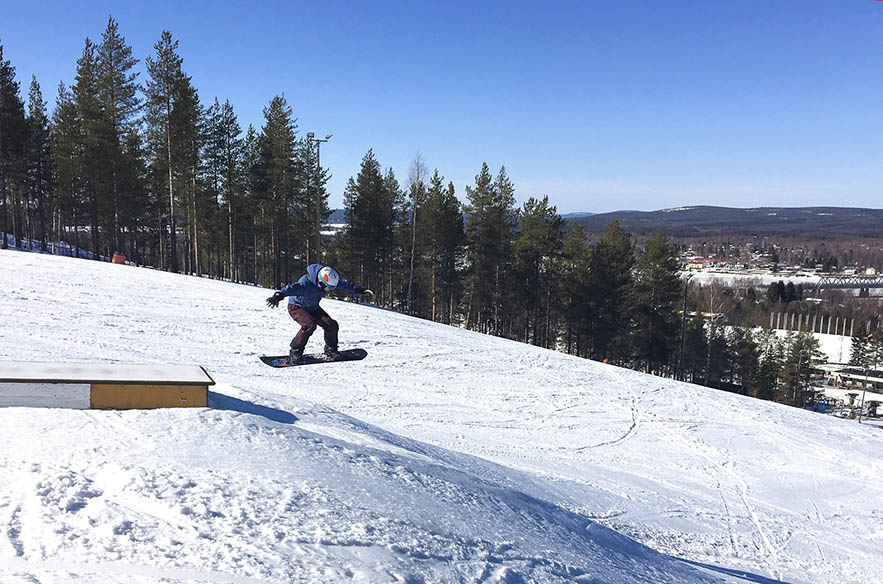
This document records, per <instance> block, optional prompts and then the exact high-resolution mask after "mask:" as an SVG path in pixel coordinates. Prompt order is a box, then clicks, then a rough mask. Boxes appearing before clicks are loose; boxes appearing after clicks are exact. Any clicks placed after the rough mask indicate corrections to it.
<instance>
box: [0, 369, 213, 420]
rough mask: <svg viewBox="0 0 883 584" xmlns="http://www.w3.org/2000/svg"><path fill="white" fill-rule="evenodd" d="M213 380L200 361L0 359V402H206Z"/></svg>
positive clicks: (124, 405) (120, 405) (128, 405)
mask: <svg viewBox="0 0 883 584" xmlns="http://www.w3.org/2000/svg"><path fill="white" fill-rule="evenodd" d="M214 384H215V381H214V380H213V379H212V378H211V376H209V374H208V373H207V372H206V370H205V369H203V368H202V367H200V366H198V365H125V364H118V363H36V362H18V361H0V407H2V406H5V407H11V406H24V407H46V408H77V409H90V408H91V409H116V410H126V409H153V408H204V407H208V386H209V385H214Z"/></svg>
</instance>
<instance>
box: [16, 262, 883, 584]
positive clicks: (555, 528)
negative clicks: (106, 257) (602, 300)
mask: <svg viewBox="0 0 883 584" xmlns="http://www.w3.org/2000/svg"><path fill="white" fill-rule="evenodd" d="M0 278H2V279H3V281H4V282H6V283H7V284H8V288H9V289H8V290H6V293H5V294H4V295H2V296H0V360H2V359H13V360H59V361H64V360H71V361H104V362H117V361H118V362H147V363H156V362H169V363H198V364H201V365H204V366H205V367H206V369H207V370H208V371H209V372H210V373H211V374H212V376H213V377H214V378H215V379H216V380H217V381H218V385H217V386H215V387H214V388H212V389H213V392H212V404H213V406H214V408H213V409H196V410H157V411H77V410H53V409H38V408H33V409H31V408H0V443H2V444H3V445H4V448H3V449H2V450H0V582H3V584H6V583H7V582H10V583H14V584H18V583H19V582H22V583H23V582H28V583H33V582H40V583H51V582H81V583H89V584H92V583H105V582H108V583H109V582H117V581H119V580H118V575H120V574H122V575H125V576H126V578H127V581H132V582H145V583H147V584H157V583H159V582H233V583H236V584H239V583H243V584H252V583H255V582H341V581H363V582H409V583H418V582H501V583H510V582H511V583H514V582H524V581H531V582H595V583H598V582H646V583H659V582H712V581H725V582H773V581H783V582H793V583H809V582H813V583H816V582H818V583H822V584H828V583H830V584H835V583H837V584H840V583H844V582H846V583H852V582H855V583H859V582H871V581H875V580H876V579H878V576H879V566H880V564H881V560H883V552H881V549H883V510H881V505H880V504H879V503H878V502H879V501H880V500H883V497H881V495H883V486H881V484H880V477H881V476H883V463H881V462H880V458H879V453H880V452H881V446H883V436H881V434H883V432H880V431H879V430H876V431H875V430H874V429H871V428H868V427H860V426H858V425H857V424H855V423H854V422H853V423H850V422H849V421H844V420H836V419H832V418H828V417H825V416H820V415H817V414H812V413H808V412H801V411H797V410H794V409H792V408H787V407H783V406H778V405H775V404H769V403H765V402H758V401H755V400H750V399H748V398H743V397H739V396H734V395H731V394H725V393H722V392H717V391H713V390H707V389H705V388H701V387H698V386H692V385H686V384H679V383H677V382H673V381H670V380H664V379H660V378H655V377H650V376H646V375H643V374H640V373H637V372H634V371H629V370H626V369H619V368H616V367H612V366H606V365H602V364H599V363H595V362H591V361H585V360H582V359H577V358H574V357H570V356H567V355H562V354H559V353H554V352H549V351H545V350H543V349H538V348H536V347H531V346H527V345H522V344H518V343H514V342H512V341H506V340H503V339H495V338H491V337H487V336H483V335H479V334H477V333H473V332H469V331H464V330H459V329H454V328H450V327H444V326H441V325H434V324H432V323H427V322H425V321H419V320H415V319H412V318H408V317H405V316H403V315H400V314H396V313H394V312H390V311H384V310H378V309H376V308H372V307H363V306H356V305H352V304H345V303H340V302H335V301H325V302H326V303H327V305H326V309H327V310H328V311H329V312H330V313H331V314H332V316H333V317H335V318H336V319H337V320H338V321H339V322H340V323H341V342H342V345H344V346H360V347H363V348H365V349H366V350H367V351H368V358H367V359H365V360H364V361H360V362H357V363H350V364H340V365H329V366H325V365H322V366H315V367H314V368H308V369H305V370H303V372H301V371H300V370H297V369H295V370H274V369H271V368H269V367H266V366H264V365H262V364H260V363H259V362H258V361H257V358H256V356H257V355H258V354H261V353H275V352H279V350H280V348H283V347H286V346H287V344H288V341H289V340H290V338H291V336H292V335H293V334H294V332H295V331H294V325H293V323H292V322H291V320H290V319H289V318H288V316H287V315H286V314H284V311H283V310H276V311H273V310H268V309H266V308H264V307H263V299H264V298H265V297H266V296H268V295H269V291H267V290H264V289H260V288H255V287H250V286H241V285H235V284H229V283H222V282H216V281H211V280H207V279H201V278H193V277H188V276H180V275H171V274H165V273H161V272H155V271H151V270H146V269H137V268H132V267H127V266H113V265H110V264H99V263H96V262H88V261H83V260H69V259H66V258H57V257H48V256H38V255H35V254H26V253H21V252H14V251H0ZM311 343H316V344H321V331H319V332H317V336H316V337H314V340H312V341H311ZM326 367H327V368H326ZM654 550H655V551H654ZM657 552H658V553H657Z"/></svg>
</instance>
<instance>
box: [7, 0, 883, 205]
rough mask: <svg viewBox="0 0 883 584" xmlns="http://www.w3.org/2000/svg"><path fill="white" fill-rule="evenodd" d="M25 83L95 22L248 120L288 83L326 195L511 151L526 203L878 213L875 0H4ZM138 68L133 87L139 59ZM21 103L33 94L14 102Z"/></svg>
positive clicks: (59, 69)
mask: <svg viewBox="0 0 883 584" xmlns="http://www.w3.org/2000/svg"><path fill="white" fill-rule="evenodd" d="M0 14H2V15H3V16H2V22H0V43H2V44H3V45H4V50H5V58H6V59H9V60H11V61H12V64H13V66H15V67H16V71H17V76H18V80H19V81H20V82H21V84H22V90H23V93H24V94H26V92H27V85H28V83H29V82H30V78H31V75H32V74H35V75H36V76H37V79H38V81H39V82H40V84H41V86H42V88H43V92H44V96H45V97H46V99H47V100H48V101H49V102H50V104H52V103H53V101H54V96H55V94H56V87H57V84H58V82H59V81H64V82H65V83H70V82H71V81H72V80H73V77H74V72H75V67H76V59H77V58H78V57H79V55H80V53H81V51H82V46H83V41H84V39H85V37H87V36H88V37H90V38H92V39H93V40H100V38H101V33H102V32H103V30H104V28H105V26H106V24H107V18H108V16H109V15H113V17H114V18H115V19H116V20H117V21H118V22H119V25H120V32H121V33H122V34H123V36H125V38H126V40H127V41H128V43H129V44H130V45H132V47H133V49H134V52H135V55H136V56H137V57H138V58H139V59H140V60H141V63H139V65H138V68H139V70H140V69H143V60H144V58H145V57H147V56H149V55H151V54H152V52H153V44H154V43H155V42H156V41H157V39H158V38H159V36H160V34H161V32H162V30H163V29H168V30H170V31H171V32H172V34H173V35H174V37H175V38H176V39H178V40H179V41H180V54H181V56H182V57H183V59H184V69H185V71H186V72H187V73H188V74H189V75H191V76H192V77H193V80H194V84H195V86H196V87H197V89H198V90H199V93H200V97H201V98H202V100H203V102H204V103H207V104H208V103H211V102H212V101H213V100H214V98H215V97H216V96H217V97H218V98H219V99H220V100H221V101H223V100H225V99H229V100H230V102H231V103H232V104H233V106H234V108H235V110H236V113H237V115H238V116H239V119H240V123H241V124H242V126H243V128H245V127H246V126H247V125H248V124H249V123H253V124H255V126H256V127H259V126H260V125H261V124H262V113H261V112H262V109H263V108H264V107H265V106H266V105H267V104H268V103H269V101H270V99H271V98H272V97H273V96H274V95H277V94H284V95H285V96H286V98H287V99H288V102H289V104H290V105H291V107H292V108H293V110H294V113H295V115H296V116H297V118H298V126H299V130H300V133H301V134H303V133H305V132H308V131H314V132H316V134H317V135H323V136H324V135H325V134H328V133H332V134H334V137H333V138H332V139H331V141H330V142H329V143H327V144H324V145H323V147H322V164H323V166H327V167H329V168H330V170H331V173H332V175H333V176H332V179H331V181H330V182H329V190H330V192H331V204H332V206H340V205H342V200H343V197H342V193H343V190H344V187H345V185H346V181H347V179H348V178H349V177H351V176H353V175H355V173H357V172H358V168H359V163H360V161H361V159H362V157H363V156H364V154H365V153H366V152H367V150H368V149H369V148H373V149H374V152H375V154H376V155H377V158H378V159H379V161H380V163H381V164H382V165H383V166H384V167H390V166H391V167H392V168H393V169H394V170H395V172H396V174H397V176H398V177H399V180H400V181H401V182H403V183H404V182H405V180H406V178H407V174H408V167H409V165H410V163H411V161H412V160H413V159H414V157H415V155H416V154H417V153H418V152H419V153H420V154H421V156H422V157H423V158H424V160H425V161H426V163H427V164H428V166H429V168H430V169H433V168H438V170H439V171H440V172H441V174H443V175H444V176H445V177H446V179H448V180H452V181H454V184H455V186H456V188H457V192H458V194H460V195H461V198H464V187H465V186H466V185H468V184H472V183H473V182H474V177H475V175H476V174H477V173H478V171H479V170H480V168H481V164H482V162H485V161H486V162H487V163H488V164H489V165H490V167H491V169H492V170H493V171H494V172H496V171H497V170H498V169H499V167H500V166H501V165H505V166H506V169H507V172H508V173H509V176H510V178H511V179H512V180H513V182H514V183H515V186H516V193H517V199H518V202H519V204H520V203H522V202H523V201H525V200H526V199H527V198H528V197H530V196H542V195H549V197H550V200H551V202H552V203H553V204H555V205H557V207H558V210H559V212H561V213H568V212H578V211H591V212H604V211H613V210H617V209H640V210H653V209H660V208H666V207H677V206H684V205H699V204H708V205H725V206H735V207H752V206H762V205H780V206H781V205H787V206H798V205H832V206H856V207H874V208H878V207H880V201H881V200H883V196H881V195H883V164H881V160H880V157H881V154H883V107H881V104H883V64H881V61H880V56H881V55H883V2H878V1H874V0H730V1H724V0H691V1H687V0H671V1H659V0H640V1H639V0H609V1H604V2H602V1H596V0H584V1H582V2H547V3H540V2H517V1H510V2H490V1H488V2H482V3H471V2H437V3H431V2H418V1H414V2H392V1H385V2H351V3H350V2H335V1H323V2H295V1H288V2H269V1H264V2H240V1H229V2H194V1H190V0H178V1H175V2H169V1H166V0H159V1H153V2H149V3H148V2H137V3H136V2H84V3H81V2H70V1H65V2H56V1H52V2H50V1H42V0H33V1H29V2H21V1H10V0H0ZM140 79H142V80H143V79H144V73H142V74H141V76H140ZM25 97H26V96H25Z"/></svg>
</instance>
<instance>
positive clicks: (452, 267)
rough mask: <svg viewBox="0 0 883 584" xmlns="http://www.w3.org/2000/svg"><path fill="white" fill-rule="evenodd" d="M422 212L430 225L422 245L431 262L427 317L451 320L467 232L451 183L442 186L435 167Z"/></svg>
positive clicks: (443, 320)
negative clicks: (458, 267)
mask: <svg viewBox="0 0 883 584" xmlns="http://www.w3.org/2000/svg"><path fill="white" fill-rule="evenodd" d="M423 215H424V218H425V222H426V224H427V225H428V226H429V228H428V229H425V230H424V231H423V233H424V234H425V236H424V238H423V247H424V249H426V255H427V261H428V262H429V266H430V269H429V272H430V273H429V285H428V288H429V297H430V307H429V314H428V317H429V318H430V319H431V320H433V321H440V322H444V323H446V324H453V322H454V320H455V319H454V311H455V308H456V306H457V304H458V302H459V299H460V295H461V293H462V287H461V283H460V272H459V270H458V269H457V266H458V264H459V262H460V261H461V259H462V257H463V254H464V246H465V243H466V234H465V230H464V223H463V213H462V211H461V208H460V201H459V200H458V199H457V196H456V193H455V189H454V183H449V184H448V186H447V188H445V186H444V178H443V177H442V176H441V175H440V174H439V172H438V170H436V171H435V172H434V173H433V175H432V178H431V179H430V181H429V190H428V192H427V198H426V204H425V210H424V212H423Z"/></svg>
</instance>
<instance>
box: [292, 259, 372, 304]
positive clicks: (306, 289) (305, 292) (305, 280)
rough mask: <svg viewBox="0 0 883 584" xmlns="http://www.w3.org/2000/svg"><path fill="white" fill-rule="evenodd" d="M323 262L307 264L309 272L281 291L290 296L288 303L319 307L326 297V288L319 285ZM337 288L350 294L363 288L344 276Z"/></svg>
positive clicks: (356, 292)
mask: <svg viewBox="0 0 883 584" xmlns="http://www.w3.org/2000/svg"><path fill="white" fill-rule="evenodd" d="M322 267H323V266H322V264H310V265H309V266H307V273H306V275H305V276H301V279H300V280H298V281H297V282H295V283H294V284H289V285H288V286H286V287H284V288H283V289H282V290H280V292H281V293H282V295H283V296H288V303H289V304H294V305H295V306H299V307H301V308H306V309H307V310H316V309H317V308H319V301H320V300H322V299H323V298H325V289H324V288H323V287H321V286H319V283H318V282H319V270H321V269H322ZM335 290H340V291H341V292H347V293H349V294H358V293H360V292H362V291H363V290H362V288H361V287H360V286H358V285H357V284H356V283H355V282H350V281H349V280H344V279H343V278H341V279H340V281H339V282H338V283H337V287H336V288H335Z"/></svg>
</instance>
